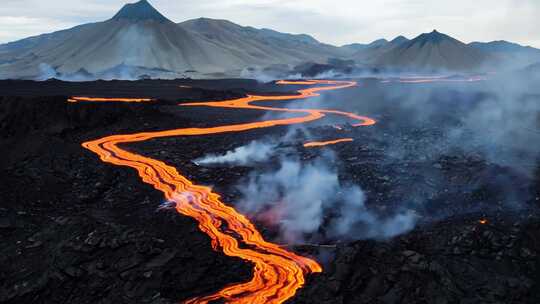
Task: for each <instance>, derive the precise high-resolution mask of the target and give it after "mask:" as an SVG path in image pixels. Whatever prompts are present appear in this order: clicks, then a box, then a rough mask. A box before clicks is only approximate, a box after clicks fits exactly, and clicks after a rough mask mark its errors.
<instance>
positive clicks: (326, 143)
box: [304, 138, 354, 148]
mask: <svg viewBox="0 0 540 304" xmlns="http://www.w3.org/2000/svg"><path fill="white" fill-rule="evenodd" d="M352 141H354V139H352V138H342V139H336V140H329V141H312V142H308V143H305V144H304V147H305V148H315V147H324V146H329V145H336V144H339V143H344V142H352Z"/></svg>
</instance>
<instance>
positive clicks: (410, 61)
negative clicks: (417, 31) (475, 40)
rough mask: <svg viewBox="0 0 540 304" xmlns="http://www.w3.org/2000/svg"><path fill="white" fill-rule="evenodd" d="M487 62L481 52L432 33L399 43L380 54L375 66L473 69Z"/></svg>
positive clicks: (452, 39) (487, 59)
mask: <svg viewBox="0 0 540 304" xmlns="http://www.w3.org/2000/svg"><path fill="white" fill-rule="evenodd" d="M489 60H490V56H489V55H488V54H486V53H484V52H483V51H481V50H478V49H476V48H473V47H471V46H468V45H466V44H464V43H462V42H460V41H458V40H456V39H454V38H452V37H450V36H448V35H445V34H441V33H439V32H437V31H436V30H435V31H433V32H431V33H427V34H421V35H420V36H418V37H416V38H414V39H413V40H410V41H408V42H405V43H402V44H400V45H399V46H397V47H395V48H393V49H392V50H389V51H387V52H385V53H383V54H381V55H380V56H379V57H378V58H377V59H376V63H377V64H378V65H381V66H385V67H393V68H401V69H414V70H454V71H460V70H475V69H479V68H481V67H482V66H483V65H484V64H486V63H487V62H488V61H489Z"/></svg>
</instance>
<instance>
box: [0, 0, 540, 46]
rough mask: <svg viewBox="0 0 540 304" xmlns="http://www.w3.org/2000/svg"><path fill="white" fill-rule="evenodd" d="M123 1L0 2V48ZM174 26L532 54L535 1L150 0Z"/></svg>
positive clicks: (537, 39) (538, 15)
mask: <svg viewBox="0 0 540 304" xmlns="http://www.w3.org/2000/svg"><path fill="white" fill-rule="evenodd" d="M129 2H134V1H125V0H49V1H43V0H2V3H1V7H0V43H4V42H9V41H14V40H17V39H21V38H25V37H28V36H32V35H37V34H41V33H45V32H51V31H55V30H60V29H65V28H68V27H71V26H75V25H78V24H81V23H87V22H94V21H102V20H105V19H108V18H110V17H112V15H114V13H115V12H116V11H117V10H118V9H120V7H121V6H122V5H123V4H125V3H129ZM150 2H151V3H152V4H153V5H154V6H155V7H156V8H157V9H158V10H160V11H161V12H162V13H163V14H164V15H165V16H167V17H168V18H169V19H171V20H173V21H175V22H181V21H184V20H187V19H192V18H197V17H209V18H219V19H228V20H231V21H233V22H235V23H238V24H241V25H251V26H254V27H258V28H261V27H266V28H272V29H275V30H278V31H282V32H290V33H307V34H310V35H312V36H314V37H315V38H317V39H319V40H320V41H323V42H327V43H332V44H336V45H342V44H346V43H352V42H370V41H372V40H375V39H378V38H387V39H392V38H394V37H395V36H398V35H405V36H407V37H409V38H412V37H415V36H417V35H418V34H420V33H422V32H429V31H431V30H433V29H437V30H439V31H441V32H444V33H447V34H449V35H451V36H453V37H455V38H457V39H459V40H462V41H464V42H470V41H491V40H501V39H503V40H509V41H513V42H518V43H521V44H526V45H532V46H535V47H540V34H539V30H538V28H540V1H538V0H497V1H493V0H476V1H471V0H453V1H448V0H377V1H373V0H369V1H367V0H334V1H328V0H294V1H291V0H289V1H283V0H220V1H216V0H194V1H170V0H150Z"/></svg>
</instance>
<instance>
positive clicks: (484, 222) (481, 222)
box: [478, 219, 489, 225]
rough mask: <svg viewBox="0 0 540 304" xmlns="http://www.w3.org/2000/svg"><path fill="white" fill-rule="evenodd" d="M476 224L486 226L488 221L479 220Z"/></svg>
mask: <svg viewBox="0 0 540 304" xmlns="http://www.w3.org/2000/svg"><path fill="white" fill-rule="evenodd" d="M478 222H479V223H480V224H482V225H487V224H488V223H489V221H488V220H486V219H481V220H479V221H478Z"/></svg>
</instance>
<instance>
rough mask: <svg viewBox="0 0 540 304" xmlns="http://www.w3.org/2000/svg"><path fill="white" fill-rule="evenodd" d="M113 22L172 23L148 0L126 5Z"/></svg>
mask: <svg viewBox="0 0 540 304" xmlns="http://www.w3.org/2000/svg"><path fill="white" fill-rule="evenodd" d="M112 19H113V20H130V21H135V22H138V21H148V20H152V21H157V22H171V21H170V20H169V19H167V18H166V17H165V16H163V15H162V14H161V13H160V12H158V11H157V10H156V9H155V8H154V7H153V6H152V5H151V4H150V3H149V2H148V1H147V0H141V1H139V2H136V3H130V4H126V5H124V7H122V9H121V10H120V11H119V12H118V13H117V14H116V15H115V16H114V17H113V18H112Z"/></svg>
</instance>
